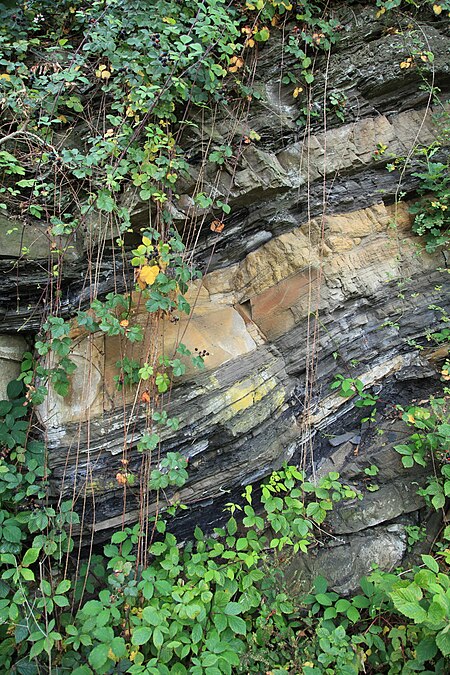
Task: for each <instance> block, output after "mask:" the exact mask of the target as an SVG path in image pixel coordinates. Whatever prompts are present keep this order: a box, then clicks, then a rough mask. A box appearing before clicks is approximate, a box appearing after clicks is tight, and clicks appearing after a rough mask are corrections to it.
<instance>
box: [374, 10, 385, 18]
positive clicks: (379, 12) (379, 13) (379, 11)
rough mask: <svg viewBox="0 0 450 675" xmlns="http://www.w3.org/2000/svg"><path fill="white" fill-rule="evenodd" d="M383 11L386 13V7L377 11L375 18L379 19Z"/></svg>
mask: <svg viewBox="0 0 450 675" xmlns="http://www.w3.org/2000/svg"><path fill="white" fill-rule="evenodd" d="M385 11H386V7H382V8H381V9H380V10H378V12H377V13H376V14H375V16H376V18H377V19H379V18H380V16H383V14H384V13H385Z"/></svg>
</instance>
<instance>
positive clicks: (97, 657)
mask: <svg viewBox="0 0 450 675" xmlns="http://www.w3.org/2000/svg"><path fill="white" fill-rule="evenodd" d="M108 653H109V645H108V644H106V645H105V644H100V645H97V646H96V647H94V649H93V650H92V651H91V652H90V653H89V657H88V661H89V663H90V664H91V666H92V667H93V669H94V671H95V670H100V668H102V667H103V666H104V665H105V663H106V662H107V661H108Z"/></svg>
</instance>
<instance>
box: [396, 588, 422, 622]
mask: <svg viewBox="0 0 450 675" xmlns="http://www.w3.org/2000/svg"><path fill="white" fill-rule="evenodd" d="M390 595H391V599H392V602H393V603H394V606H395V608H396V609H398V611H399V612H401V613H402V614H404V615H405V616H407V617H408V618H409V619H413V621H414V622H415V623H423V621H425V620H426V618H427V613H426V611H425V610H424V609H423V607H421V606H420V605H419V602H420V600H421V599H422V591H421V589H420V588H419V587H418V586H417V585H415V584H410V585H409V586H407V587H406V588H399V589H398V590H395V591H393V592H392V593H391V594H390Z"/></svg>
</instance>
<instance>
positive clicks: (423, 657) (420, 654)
mask: <svg viewBox="0 0 450 675" xmlns="http://www.w3.org/2000/svg"><path fill="white" fill-rule="evenodd" d="M437 650H438V648H437V645H436V640H435V639H434V638H431V637H428V638H424V639H423V640H421V641H420V642H419V644H418V645H417V647H416V658H417V660H418V661H419V662H420V663H425V661H431V659H434V657H435V656H436V654H437Z"/></svg>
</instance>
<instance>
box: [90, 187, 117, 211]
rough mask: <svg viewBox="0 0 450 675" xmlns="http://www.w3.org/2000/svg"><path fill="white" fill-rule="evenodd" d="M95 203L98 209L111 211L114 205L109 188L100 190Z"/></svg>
mask: <svg viewBox="0 0 450 675" xmlns="http://www.w3.org/2000/svg"><path fill="white" fill-rule="evenodd" d="M95 204H96V206H97V208H98V209H99V210H100V211H106V213H112V212H113V211H114V209H115V207H116V203H115V201H114V199H113V198H112V196H111V193H110V192H109V190H100V191H99V193H98V195H97V200H96V202H95Z"/></svg>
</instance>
